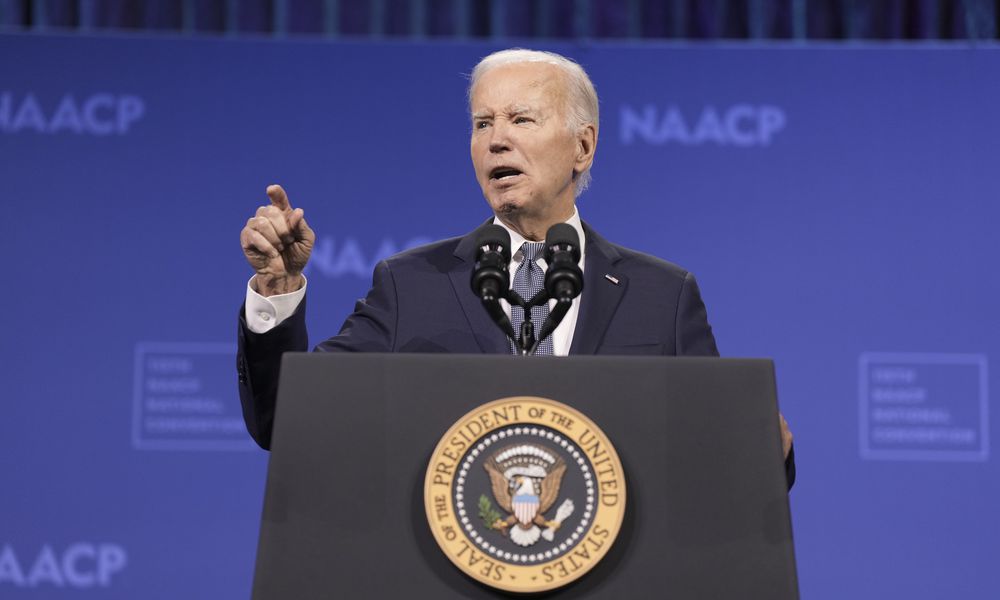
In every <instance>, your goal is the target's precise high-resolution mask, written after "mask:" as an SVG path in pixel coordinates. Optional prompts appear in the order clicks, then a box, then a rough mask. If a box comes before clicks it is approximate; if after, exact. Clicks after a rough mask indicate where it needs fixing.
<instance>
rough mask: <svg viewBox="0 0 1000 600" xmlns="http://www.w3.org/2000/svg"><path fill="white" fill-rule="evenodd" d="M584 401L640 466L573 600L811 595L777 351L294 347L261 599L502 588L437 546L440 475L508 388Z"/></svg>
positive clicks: (256, 589) (277, 440) (773, 599)
mask: <svg viewBox="0 0 1000 600" xmlns="http://www.w3.org/2000/svg"><path fill="white" fill-rule="evenodd" d="M510 396H541V397H545V398H550V399H553V400H556V401H559V402H561V403H563V404H567V405H570V406H572V407H574V408H576V409H577V410H579V411H581V412H583V413H584V414H586V415H587V416H588V417H590V419H591V420H592V421H594V422H595V423H596V424H597V425H598V426H599V427H600V428H601V429H603V431H604V432H605V433H606V434H607V436H608V437H609V438H610V440H611V442H612V443H613V444H614V446H615V447H616V449H617V451H618V455H619V457H620V458H621V461H622V464H623V466H624V469H625V477H626V480H627V485H628V500H627V509H626V512H625V518H624V523H623V525H622V529H621V532H620V534H619V536H618V539H617V540H616V541H615V543H614V545H613V547H612V548H611V550H610V552H609V554H608V555H607V556H606V557H605V558H604V559H603V560H602V561H601V562H600V563H599V564H598V565H597V566H596V567H595V568H594V569H593V570H592V571H590V572H589V573H587V574H586V575H585V576H583V577H582V578H581V579H579V580H577V581H575V582H574V583H572V584H570V585H569V586H567V587H564V588H561V589H558V590H556V591H553V592H547V593H545V594H544V595H545V596H546V597H559V598H675V599H692V598H712V599H728V598H739V599H750V598H761V599H767V600H782V599H786V598H798V585H797V581H796V574H795V561H794V549H793V545H792V532H791V524H790V518H789V511H788V497H787V493H786V484H785V474H784V468H783V461H782V456H781V442H780V437H779V432H778V420H777V413H776V411H777V408H776V401H775V385H774V372H773V365H772V364H771V361H768V360H749V359H747V360H744V359H717V358H705V359H701V358H638V357H637V358H629V357H608V358H604V357H589V356H585V357H564V358H542V357H535V358H523V357H517V356H464V355H445V354H441V355H426V354H425V355H389V354H360V355H348V354H322V353H313V354H288V355H286V356H285V358H284V363H283V367H282V376H281V385H280V390H279V405H278V406H279V408H278V412H277V416H276V421H275V429H274V436H273V443H272V452H271V459H270V465H269V468H268V481H267V490H266V494H265V499H264V510H263V517H262V520H261V529H260V542H259V547H258V552H257V564H256V572H255V577H254V586H253V597H254V598H255V599H258V600H264V599H272V598H274V599H279V598H280V599H286V598H296V599H307V598H364V597H368V598H492V597H507V596H509V595H508V594H505V593H503V592H499V591H495V590H492V589H489V588H485V587H483V586H482V585H481V584H480V583H478V582H475V581H473V580H472V579H470V578H468V577H467V576H465V575H464V574H463V573H462V572H460V571H459V570H458V569H457V568H456V567H455V566H454V565H452V564H451V562H449V560H448V558H447V557H446V556H445V555H444V554H443V553H442V551H441V550H440V549H439V548H438V546H437V544H436V542H435V540H434V538H433V536H432V534H431V531H430V529H429V527H428V523H427V518H426V516H425V510H424V489H423V488H424V475H425V470H426V468H427V463H428V460H429V458H430V455H431V453H432V451H433V450H434V448H435V446H436V444H437V443H438V441H439V439H440V438H441V436H443V435H444V433H445V432H446V431H447V430H448V429H449V427H451V426H452V424H453V423H454V422H455V421H456V420H458V419H459V418H460V417H462V416H463V415H464V414H465V413H466V412H468V411H470V410H472V409H473V408H475V407H477V406H480V405H482V404H485V403H486V402H489V401H492V400H496V399H498V398H504V397H510Z"/></svg>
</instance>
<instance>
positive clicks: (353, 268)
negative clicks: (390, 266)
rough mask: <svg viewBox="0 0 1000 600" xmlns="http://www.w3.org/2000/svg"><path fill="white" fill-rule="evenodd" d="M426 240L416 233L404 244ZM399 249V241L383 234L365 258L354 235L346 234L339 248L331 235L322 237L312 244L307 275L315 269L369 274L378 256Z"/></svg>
mask: <svg viewBox="0 0 1000 600" xmlns="http://www.w3.org/2000/svg"><path fill="white" fill-rule="evenodd" d="M428 241H429V240H428V238H424V237H415V238H413V239H411V240H409V241H407V242H406V244H405V245H404V246H403V248H413V247H414V246H419V245H420V244H426V243H427V242H428ZM398 251H399V245H397V244H396V243H395V242H394V241H393V240H392V239H390V238H383V239H382V242H381V243H380V244H379V246H378V248H377V249H376V250H375V253H374V254H372V255H371V256H370V257H368V258H366V257H365V254H364V251H363V250H362V249H361V244H359V243H358V240H357V239H355V238H353V237H348V238H345V239H344V242H343V243H342V244H341V245H340V247H339V248H338V247H337V243H336V240H335V239H334V238H333V237H329V236H327V237H322V238H319V239H317V240H316V244H315V246H314V247H313V251H312V256H310V258H309V263H308V264H307V265H306V275H310V274H311V273H312V271H313V270H316V271H319V272H320V273H321V274H323V275H324V276H326V277H343V276H345V275H353V276H356V277H370V276H371V274H372V271H373V270H374V269H375V265H376V264H378V262H379V261H380V260H383V259H386V258H389V257H390V256H392V255H393V254H396V253H397V252H398Z"/></svg>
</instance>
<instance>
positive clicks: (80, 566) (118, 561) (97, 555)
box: [0, 542, 128, 590]
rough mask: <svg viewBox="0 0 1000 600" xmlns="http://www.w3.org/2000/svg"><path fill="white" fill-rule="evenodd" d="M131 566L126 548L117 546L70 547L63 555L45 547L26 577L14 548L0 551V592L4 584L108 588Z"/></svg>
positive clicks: (81, 545)
mask: <svg viewBox="0 0 1000 600" xmlns="http://www.w3.org/2000/svg"><path fill="white" fill-rule="evenodd" d="M127 564H128V555H127V554H126V553H125V549H124V548H122V547H121V546H119V545H118V544H88V543H85V542H78V543H75V544H71V545H70V546H69V547H68V548H66V550H65V551H64V552H63V553H62V554H61V555H60V554H58V553H57V552H56V551H54V550H53V549H52V546H50V545H49V544H43V545H42V547H41V550H39V552H38V556H37V557H35V560H34V562H33V563H32V565H31V569H30V570H29V571H28V574H27V576H25V574H24V571H23V570H22V568H21V563H20V562H19V561H18V559H17V555H16V554H15V552H14V549H13V548H12V547H11V546H9V545H4V546H3V548H2V549H0V590H2V589H3V585H4V584H12V585H13V586H15V587H20V588H25V587H27V588H34V587H40V586H55V587H71V588H79V589H86V588H92V587H95V586H100V587H108V586H110V585H111V583H112V581H111V580H112V576H113V575H114V574H116V573H118V572H119V571H121V570H122V569H124V568H125V566H126V565H127Z"/></svg>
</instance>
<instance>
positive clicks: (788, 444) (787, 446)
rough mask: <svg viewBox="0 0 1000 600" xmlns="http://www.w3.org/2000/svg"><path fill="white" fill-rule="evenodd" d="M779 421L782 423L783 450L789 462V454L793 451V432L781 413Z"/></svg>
mask: <svg viewBox="0 0 1000 600" xmlns="http://www.w3.org/2000/svg"><path fill="white" fill-rule="evenodd" d="M778 421H779V422H780V423H781V450H782V452H784V453H785V460H788V453H789V452H791V450H792V431H791V430H790V429H788V421H786V420H785V417H784V415H782V414H781V413H780V412H779V413H778Z"/></svg>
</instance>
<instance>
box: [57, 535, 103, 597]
mask: <svg viewBox="0 0 1000 600" xmlns="http://www.w3.org/2000/svg"><path fill="white" fill-rule="evenodd" d="M96 555H97V553H96V552H95V550H94V546H93V545H91V544H73V545H72V546H70V547H69V548H67V549H66V552H65V553H63V559H62V568H63V574H64V575H65V576H66V581H67V582H69V584H70V585H71V586H74V587H84V588H86V587H91V586H93V585H94V583H95V582H96V580H97V576H96V575H95V574H94V572H93V571H89V572H88V571H83V570H81V569H80V568H79V565H78V564H77V562H78V561H79V560H81V559H84V558H85V559H87V561H94V563H95V565H94V566H96V561H97V556H96Z"/></svg>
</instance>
